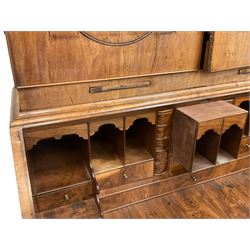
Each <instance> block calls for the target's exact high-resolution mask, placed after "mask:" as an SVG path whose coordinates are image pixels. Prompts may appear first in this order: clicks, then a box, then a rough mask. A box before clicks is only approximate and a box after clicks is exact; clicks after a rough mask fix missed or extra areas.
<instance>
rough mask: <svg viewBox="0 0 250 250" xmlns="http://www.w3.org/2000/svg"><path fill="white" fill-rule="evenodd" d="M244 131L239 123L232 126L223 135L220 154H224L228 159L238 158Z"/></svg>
mask: <svg viewBox="0 0 250 250" xmlns="http://www.w3.org/2000/svg"><path fill="white" fill-rule="evenodd" d="M242 132H243V130H242V129H241V128H239V127H238V126H237V124H234V125H232V126H230V127H229V128H228V129H227V130H226V131H225V132H224V133H223V134H222V135H221V142H220V151H219V155H218V156H220V154H223V155H224V158H228V159H227V160H232V159H235V158H237V155H238V151H239V146H240V141H241V137H242ZM223 151H224V152H223ZM218 160H219V159H218Z"/></svg>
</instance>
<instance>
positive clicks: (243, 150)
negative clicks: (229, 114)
mask: <svg viewBox="0 0 250 250" xmlns="http://www.w3.org/2000/svg"><path fill="white" fill-rule="evenodd" d="M249 147H250V137H244V138H242V139H241V143H240V149H239V154H238V157H243V156H247V155H249Z"/></svg>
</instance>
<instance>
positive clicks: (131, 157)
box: [125, 118, 155, 165]
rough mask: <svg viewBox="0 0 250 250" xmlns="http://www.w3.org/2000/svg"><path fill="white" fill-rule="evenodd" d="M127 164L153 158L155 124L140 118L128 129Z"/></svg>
mask: <svg viewBox="0 0 250 250" xmlns="http://www.w3.org/2000/svg"><path fill="white" fill-rule="evenodd" d="M125 141H126V144H125V164H126V165H130V164H134V163H139V162H143V161H147V160H152V158H153V153H154V142H155V125H153V124H152V123H150V122H149V121H148V119H147V118H140V119H137V120H135V121H134V122H133V124H132V125H131V126H130V127H129V129H128V130H126V140H125Z"/></svg>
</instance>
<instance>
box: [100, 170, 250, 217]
mask: <svg viewBox="0 0 250 250" xmlns="http://www.w3.org/2000/svg"><path fill="white" fill-rule="evenodd" d="M249 174H250V171H249V170H245V171H241V172H239V173H236V174H232V175H229V176H226V177H223V178H219V179H216V180H213V181H209V182H206V183H204V184H201V185H198V186H195V187H190V188H187V189H184V190H181V191H177V192H174V193H171V194H167V195H164V196H160V197H158V198H154V199H151V200H148V201H144V202H141V203H138V204H134V205H130V206H128V207H125V208H121V209H118V210H115V211H113V212H109V213H106V214H104V218H109V219H112V218H114V219H126V218H127V219H145V218H147V219H150V218H152V219H160V218H161V219H174V218H182V219H195V218H203V219H205V218H241V219H242V218H250V195H249V188H250V183H249V179H247V178H246V177H245V176H248V177H249Z"/></svg>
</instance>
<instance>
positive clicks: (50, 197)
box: [34, 181, 93, 211]
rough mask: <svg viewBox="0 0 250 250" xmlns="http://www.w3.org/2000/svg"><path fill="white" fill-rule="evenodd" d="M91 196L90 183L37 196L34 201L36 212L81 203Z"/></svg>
mask: <svg viewBox="0 0 250 250" xmlns="http://www.w3.org/2000/svg"><path fill="white" fill-rule="evenodd" d="M92 196H93V191H92V183H91V181H88V182H86V183H83V184H81V185H79V186H75V187H70V188H65V189H63V190H58V191H53V192H48V193H44V194H39V195H36V196H35V197H34V199H36V204H37V210H38V211H43V210H47V209H52V208H55V207H60V206H64V205H68V204H70V203H76V202H81V201H83V200H86V199H88V198H90V197H92Z"/></svg>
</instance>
